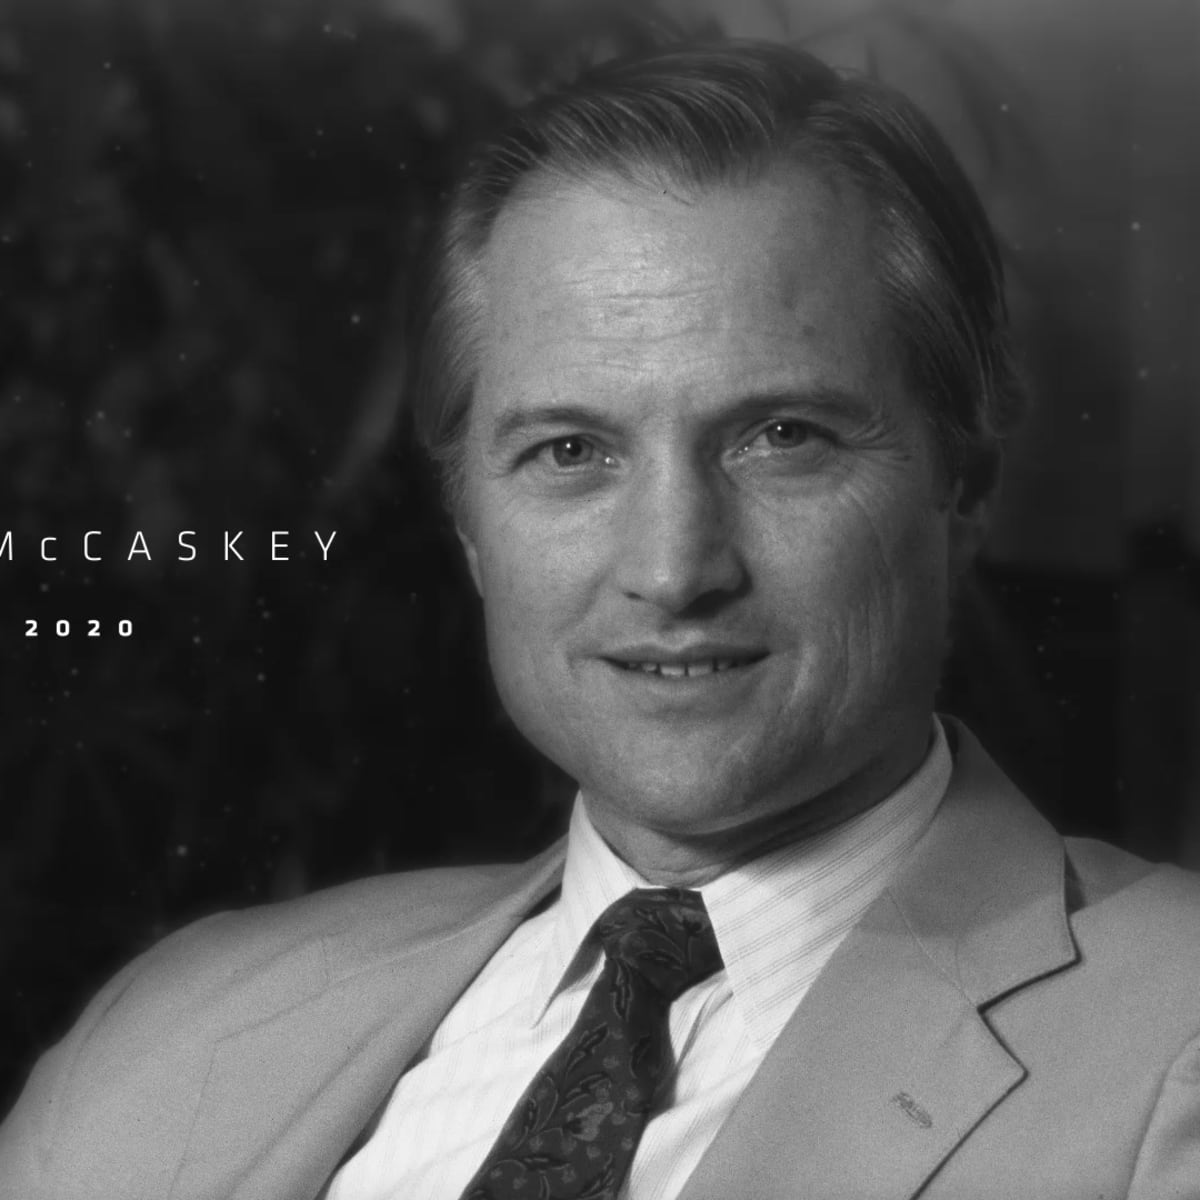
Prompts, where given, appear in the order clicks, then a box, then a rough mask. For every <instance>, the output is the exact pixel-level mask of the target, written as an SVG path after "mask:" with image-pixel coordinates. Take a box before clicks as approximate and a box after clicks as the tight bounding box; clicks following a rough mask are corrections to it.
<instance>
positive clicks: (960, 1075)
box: [680, 722, 1077, 1200]
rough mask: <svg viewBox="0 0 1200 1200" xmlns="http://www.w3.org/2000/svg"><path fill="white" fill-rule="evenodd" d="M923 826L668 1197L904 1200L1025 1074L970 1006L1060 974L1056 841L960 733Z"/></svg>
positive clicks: (1064, 959) (1063, 940)
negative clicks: (948, 772) (949, 773)
mask: <svg viewBox="0 0 1200 1200" xmlns="http://www.w3.org/2000/svg"><path fill="white" fill-rule="evenodd" d="M947 725H948V729H949V731H950V732H951V735H952V737H953V739H954V741H955V743H956V750H957V753H956V762H955V770H954V775H953V778H952V780H951V784H950V789H949V791H948V792H947V795H946V798H945V800H944V801H943V804H942V807H941V809H940V810H939V813H938V816H937V817H936V819H935V820H934V822H933V824H932V826H931V827H930V829H929V830H928V831H927V833H926V834H925V836H924V838H923V839H922V840H921V842H920V843H918V845H917V848H916V850H915V851H914V853H913V855H912V856H911V858H910V859H909V861H908V862H907V863H906V864H905V865H904V866H903V867H902V868H901V869H900V871H899V872H898V873H897V875H896V877H895V878H894V879H893V881H892V883H891V884H890V886H889V887H888V889H887V890H886V891H885V892H884V893H883V895H881V896H880V898H879V899H878V900H877V901H876V902H875V903H874V904H873V905H872V906H871V908H870V909H868V911H867V913H866V915H865V916H864V917H863V919H862V920H861V921H860V922H859V924H858V925H857V926H856V927H855V929H854V930H853V931H852V932H851V933H850V934H849V935H848V937H847V938H846V939H845V941H844V942H843V943H842V945H841V946H840V947H839V949H838V950H837V952H836V953H835V954H834V956H833V958H831V960H830V961H829V963H828V965H827V966H826V968H825V970H824V972H823V973H822V974H821V976H820V977H819V978H818V979H817V981H816V982H815V983H814V984H813V986H812V988H811V989H810V991H809V992H808V994H807V995H806V996H805V998H804V1000H803V1001H802V1002H801V1004H800V1006H799V1007H798V1009H797V1010H796V1012H795V1013H794V1014H793V1016H792V1019H791V1021H790V1022H789V1023H788V1025H787V1026H786V1027H785V1029H784V1031H783V1033H782V1034H781V1035H780V1037H779V1039H778V1041H777V1042H776V1044H775V1046H774V1047H773V1048H772V1050H771V1052H770V1053H769V1054H768V1056H767V1059H766V1060H765V1062H764V1063H763V1065H762V1067H761V1068H760V1070H759V1071H758V1072H757V1074H756V1075H755V1077H754V1078H753V1080H752V1081H751V1083H750V1085H749V1087H748V1088H747V1090H746V1092H745V1093H744V1094H743V1096H742V1098H741V1100H740V1101H739V1102H738V1104H737V1105H736V1107H735V1109H734V1111H733V1113H732V1114H731V1116H730V1118H729V1120H727V1121H726V1123H725V1125H724V1126H723V1127H722V1129H721V1131H720V1133H719V1134H718V1135H717V1138H716V1139H715V1141H714V1142H713V1144H712V1146H710V1148H709V1150H708V1152H707V1153H706V1155H705V1157H704V1158H703V1159H702V1160H701V1162H700V1164H699V1166H698V1167H697V1169H696V1171H695V1172H694V1174H693V1176H692V1178H691V1180H690V1181H689V1183H688V1186H687V1187H686V1188H685V1189H684V1192H683V1194H682V1196H681V1197H680V1200H725V1198H727V1197H728V1196H730V1195H753V1196H754V1197H755V1198H756V1200H785V1198H786V1200H792V1198H794V1196H795V1195H796V1194H797V1190H798V1185H800V1186H801V1189H802V1190H803V1191H804V1192H805V1193H806V1194H811V1195H814V1196H822V1195H853V1196H855V1197H862V1198H870V1200H907V1198H909V1197H911V1196H913V1195H915V1194H916V1193H917V1192H918V1191H919V1190H920V1189H921V1187H922V1186H923V1185H924V1183H925V1182H926V1181H927V1180H928V1179H929V1178H930V1176H931V1175H932V1174H933V1173H934V1172H936V1171H937V1169H938V1167H939V1166H940V1165H941V1163H942V1162H943V1161H944V1160H945V1159H946V1158H947V1157H948V1156H949V1155H950V1154H952V1153H953V1152H954V1150H955V1149H956V1147H957V1146H958V1145H959V1144H960V1143H961V1142H962V1140H963V1139H964V1138H965V1137H966V1136H967V1135H968V1134H969V1133H970V1131H971V1130H972V1129H973V1128H974V1127H975V1126H976V1125H977V1124H978V1123H979V1122H980V1121H982V1120H984V1119H985V1117H986V1116H987V1114H988V1113H989V1112H990V1111H991V1109H992V1108H994V1107H995V1106H996V1105H997V1104H999V1103H1000V1102H1001V1101H1002V1100H1003V1099H1004V1097H1005V1096H1007V1095H1008V1094H1009V1093H1010V1092H1011V1091H1013V1090H1014V1089H1015V1088H1017V1087H1019V1086H1020V1084H1021V1082H1022V1080H1023V1079H1024V1077H1025V1069H1024V1067H1023V1066H1022V1064H1021V1063H1020V1062H1019V1061H1018V1060H1017V1059H1016V1058H1015V1057H1013V1056H1012V1055H1011V1054H1010V1053H1009V1051H1008V1050H1007V1049H1006V1048H1005V1047H1004V1045H1002V1044H1001V1042H1000V1041H999V1040H998V1039H997V1038H996V1036H995V1035H994V1034H993V1033H992V1031H991V1029H990V1028H989V1026H988V1024H987V1021H986V1018H985V1016H984V1015H983V1013H982V1012H981V1010H986V1006H987V1005H988V1004H990V1003H994V1002H995V1001H996V1000H998V999H999V998H1000V997H1001V996H1003V995H1005V994H1007V993H1009V992H1011V991H1013V990H1014V989H1017V988H1020V987H1023V986H1027V985H1029V984H1030V983H1032V982H1033V981H1034V980H1036V979H1039V978H1041V977H1043V976H1046V975H1048V974H1050V973H1052V972H1055V971H1059V970H1061V969H1063V968H1064V967H1066V966H1068V965H1069V964H1071V963H1072V962H1074V961H1075V959H1076V957H1077V952H1076V949H1075V946H1074V943H1073V941H1072V939H1071V935H1070V932H1069V929H1068V926H1067V919H1066V911H1065V901H1064V894H1063V848H1062V842H1061V840H1060V839H1059V837H1058V836H1057V834H1055V833H1054V831H1053V830H1052V829H1051V828H1050V826H1049V825H1048V824H1047V823H1046V822H1045V821H1044V820H1043V819H1042V818H1041V817H1040V816H1039V815H1038V814H1037V813H1035V812H1034V811H1033V809H1032V808H1031V807H1030V805H1029V804H1028V802H1027V801H1025V800H1024V798H1023V797H1021V796H1020V795H1019V793H1017V792H1016V790H1015V789H1014V788H1013V786H1012V785H1011V784H1010V783H1009V782H1008V780H1007V779H1005V777H1004V776H1003V774H1002V773H1001V772H1000V771H999V769H998V768H997V767H996V766H995V765H994V764H993V763H992V762H991V760H990V759H989V758H988V757H987V755H986V754H985V753H984V752H983V750H982V749H981V748H980V746H979V745H978V743H977V742H976V741H975V739H974V738H973V737H972V736H971V735H970V734H969V733H968V732H967V731H966V730H965V729H963V728H962V727H961V726H959V725H957V724H956V723H953V722H947Z"/></svg>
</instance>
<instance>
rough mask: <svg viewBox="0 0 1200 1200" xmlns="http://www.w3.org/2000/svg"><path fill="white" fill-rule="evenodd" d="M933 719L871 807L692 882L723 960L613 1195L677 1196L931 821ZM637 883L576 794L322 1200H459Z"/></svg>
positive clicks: (683, 1029)
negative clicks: (513, 922)
mask: <svg viewBox="0 0 1200 1200" xmlns="http://www.w3.org/2000/svg"><path fill="white" fill-rule="evenodd" d="M934 725H935V731H934V737H933V741H932V745H931V748H930V751H929V753H928V754H927V755H926V758H925V760H924V762H923V763H922V765H921V766H920V767H919V768H918V769H917V771H915V772H914V773H913V774H912V775H911V776H910V777H909V778H908V779H907V780H906V781H905V783H904V784H903V785H902V786H901V787H900V788H899V789H898V790H897V791H896V792H894V793H893V794H892V795H891V796H890V797H888V798H887V799H886V800H884V801H883V802H882V803H880V804H878V805H876V806H875V807H873V808H871V809H868V810H867V811H866V812H864V813H860V814H859V815H858V816H856V817H853V818H851V819H850V820H848V821H846V822H844V823H843V824H841V825H838V826H836V827H835V828H833V829H830V830H828V831H826V832H824V833H821V834H819V835H816V836H814V837H812V838H809V839H807V840H805V841H802V842H799V843H797V844H794V845H790V846H787V847H785V848H783V849H779V850H775V851H772V852H771V853H769V854H767V855H765V856H763V857H762V858H759V859H756V860H754V861H753V862H751V863H748V864H746V865H744V866H740V867H737V868H736V869H734V870H731V871H729V872H727V873H726V874H724V875H721V876H720V877H718V878H717V879H714V880H713V881H712V882H711V883H707V884H705V885H704V886H702V887H701V888H699V889H698V890H699V891H700V893H701V894H702V895H703V897H704V902H705V905H706V907H707V909H708V912H709V916H710V917H711V919H712V923H713V928H714V930H715V932H716V935H717V944H718V945H719V947H720V949H721V956H722V959H723V960H724V963H725V968H724V970H722V971H719V972H717V973H716V974H715V975H713V976H711V977H710V978H709V979H707V980H705V981H704V982H702V983H699V984H697V985H696V986H695V987H692V988H690V989H689V990H688V991H686V992H684V993H683V995H681V996H680V997H679V998H678V999H677V1000H676V1001H675V1003H674V1004H673V1005H672V1006H671V1011H670V1017H669V1021H670V1038H671V1046H672V1050H673V1052H674V1056H675V1062H676V1064H677V1068H676V1073H675V1076H674V1079H673V1080H672V1081H671V1082H670V1083H669V1084H668V1085H667V1089H666V1092H665V1095H664V1101H663V1103H662V1104H661V1105H660V1107H659V1110H658V1111H657V1112H654V1113H652V1114H651V1116H650V1119H649V1121H648V1122H647V1124H646V1128H645V1132H644V1133H643V1135H642V1139H641V1141H640V1143H639V1144H638V1148H637V1151H636V1153H635V1155H634V1160H633V1165H632V1167H631V1168H630V1171H629V1175H628V1177H627V1179H626V1181H625V1186H624V1187H623V1189H622V1191H621V1196H622V1200H670V1198H672V1197H675V1196H677V1195H678V1194H679V1192H680V1191H681V1190H682V1188H683V1185H684V1183H685V1182H686V1180H687V1178H688V1176H689V1175H690V1174H691V1173H692V1171H693V1169H694V1168H695V1166H696V1164H697V1163H698V1162H699V1160H700V1158H701V1156H702V1155H703V1154H704V1151H705V1150H706V1149H707V1148H708V1146H709V1144H710V1143H711V1142H712V1140H713V1138H714V1136H715V1135H716V1133H717V1130H718V1129H719V1128H720V1126H721V1124H722V1122H723V1121H724V1120H725V1118H726V1117H727V1116H728V1115H729V1113H730V1111H731V1110H732V1108H733V1106H734V1104H735V1103H736V1101H737V1100H738V1098H739V1097H740V1096H741V1094H742V1092H743V1090H744V1089H745V1087H746V1084H747V1083H748V1082H749V1080H750V1078H751V1076H752V1075H753V1074H754V1072H755V1071H756V1070H757V1069H758V1067H759V1065H760V1063H761V1062H762V1060H763V1058H764V1057H765V1055H766V1053H767V1051H768V1050H769V1049H770V1046H771V1043H772V1042H774V1040H775V1039H776V1037H778V1035H779V1033H780V1031H781V1030H782V1029H783V1027H784V1025H785V1024H786V1023H787V1021H788V1018H789V1017H790V1016H791V1015H792V1013H793V1011H794V1010H795V1008H796V1005H797V1004H799V1003H800V1001H801V1000H802V999H803V997H804V994H805V992H806V991H807V990H808V988H809V986H810V985H811V984H812V982H813V980H814V979H815V978H816V977H817V975H818V974H819V973H820V971H821V968H822V967H823V966H824V965H825V963H826V962H827V961H828V959H829V957H830V956H831V955H832V954H833V952H834V950H836V949H837V946H838V944H839V943H840V942H841V940H842V938H844V937H845V935H846V934H847V933H848V932H849V930H850V928H851V927H852V926H853V925H854V924H855V922H856V921H857V920H858V919H859V917H861V916H862V914H863V913H864V911H865V910H866V909H867V907H868V906H869V905H870V904H871V902H872V901H873V900H874V899H875V898H876V897H877V896H878V895H879V893H880V892H881V891H882V890H883V888H884V886H885V885H886V883H887V880H888V878H889V876H890V875H891V874H892V872H893V871H894V870H895V868H896V866H897V865H898V864H899V863H900V862H901V860H902V859H903V858H904V857H905V856H906V855H907V854H908V853H909V851H910V850H911V849H912V847H913V846H914V845H915V843H916V842H917V840H918V839H919V838H920V836H921V834H922V833H923V832H924V831H925V829H926V828H927V826H928V825H929V822H930V821H931V820H932V818H933V814H934V812H935V811H936V809H937V806H938V804H939V803H940V801H941V799H942V796H943V795H944V793H945V790H946V785H947V784H948V782H949V779H950V769H951V761H950V751H949V747H948V746H947V743H946V737H945V734H944V732H943V731H942V728H941V725H940V723H939V722H937V721H935V722H934ZM646 886H647V884H646V881H645V880H643V879H642V878H641V877H640V876H639V875H638V874H637V873H636V872H635V871H634V870H633V869H632V868H631V867H629V866H628V865H627V864H626V863H624V862H623V861H622V860H621V859H619V858H617V856H616V855H615V854H614V853H613V852H612V851H611V850H610V849H609V848H608V846H607V844H606V843H605V842H604V841H603V839H602V838H601V837H600V835H599V834H598V833H597V832H596V829H595V827H594V826H593V825H592V823H591V821H590V820H589V819H588V815H587V807H586V802H585V801H581V800H577V801H576V803H575V807H574V810H573V812H572V815H571V825H570V832H569V835H568V842H567V857H566V864H565V868H564V873H563V883H562V890H561V892H560V894H559V895H558V897H557V898H556V899H555V900H554V901H553V902H552V903H551V904H550V905H549V906H548V907H546V908H545V909H543V910H542V911H541V912H539V913H538V914H537V915H535V916H533V917H530V918H529V919H528V920H526V921H524V922H523V923H522V924H521V925H519V926H518V927H517V929H516V930H515V931H514V932H513V934H512V935H511V937H509V939H508V940H507V941H506V942H505V943H504V945H503V946H501V948H500V949H499V950H498V951H497V952H496V954H495V955H494V956H493V957H492V958H491V960H490V961H489V962H488V963H487V965H486V966H485V967H484V969H483V970H482V971H481V972H480V974H479V975H478V976H476V978H475V979H474V980H473V982H472V983H471V984H470V986H469V987H468V988H467V990H466V991H465V992H464V993H463V994H462V996H461V997H460V998H459V1000H458V1001H457V1002H456V1003H455V1005H454V1007H453V1008H451V1010H450V1011H449V1012H448V1013H447V1014H446V1017H445V1019H444V1020H443V1021H442V1023H441V1024H440V1025H439V1026H438V1028H437V1030H436V1032H435V1033H434V1035H433V1037H432V1039H431V1040H430V1042H429V1044H428V1047H427V1048H426V1051H425V1054H424V1056H423V1057H422V1058H421V1059H420V1060H419V1061H418V1062H416V1063H415V1064H414V1065H413V1066H412V1067H411V1068H410V1069H409V1070H408V1071H407V1072H406V1073H405V1074H404V1075H403V1076H402V1077H401V1079H400V1081H399V1082H398V1083H397V1084H396V1087H395V1088H394V1090H393V1092H392V1095H391V1098H390V1099H389V1101H388V1103H387V1106H386V1108H385V1109H384V1112H383V1115H382V1117H381V1119H380V1122H379V1124H378V1126H377V1128H376V1129H375V1132H374V1133H373V1134H372V1136H371V1137H370V1139H369V1140H368V1141H367V1143H366V1144H365V1145H364V1146H363V1147H362V1149H361V1150H359V1152H358V1153H357V1154H356V1155H355V1156H354V1157H353V1158H352V1159H351V1160H350V1161H349V1162H348V1163H346V1165H345V1166H344V1167H343V1168H342V1169H341V1170H340V1171H339V1172H338V1173H337V1175H336V1176H335V1178H334V1180H333V1183H332V1185H331V1187H330V1190H329V1192H328V1200H458V1197H459V1196H460V1195H461V1194H462V1191H463V1189H464V1188H465V1187H466V1185H467V1183H468V1182H469V1181H470V1179H471V1177H472V1176H473V1175H474V1173H475V1172H476V1170H477V1169H478V1168H479V1165H480V1164H481V1163H482V1161H483V1159H484V1157H485V1156H486V1155H487V1153H488V1151H489V1150H490V1149H491V1147H492V1144H493V1143H494V1142H495V1140H496V1138H497V1136H498V1135H499V1133H500V1130H501V1128H502V1127H503V1125H504V1122H505V1120H506V1119H507V1118H508V1115H509V1113H510V1112H511V1111H512V1109H513V1107H514V1106H515V1105H516V1102H517V1100H518V1099H519V1098H520V1096H521V1095H522V1093H523V1092H524V1090H525V1088H526V1086H527V1085H528V1083H529V1081H530V1080H531V1079H532V1078H533V1076H534V1074H535V1072H536V1071H537V1070H538V1068H539V1067H540V1066H541V1065H542V1064H543V1063H544V1062H545V1061H546V1059H547V1058H549V1057H550V1055H551V1054H552V1053H553V1051H554V1049H555V1048H556V1047H557V1046H558V1044H559V1042H561V1041H562V1040H563V1038H564V1037H565V1036H566V1034H567V1032H568V1031H569V1030H570V1028H571V1026H572V1025H573V1024H574V1022H575V1019H576V1017H577V1016H578V1015H579V1011H580V1009H581V1008H582V1006H583V1002H584V998H585V997H586V996H587V993H588V991H589V990H590V989H591V986H592V984H593V983H594V982H595V981H596V979H597V978H598V977H599V975H600V972H601V970H602V967H603V962H602V955H601V954H600V952H599V950H598V949H597V948H595V946H594V945H592V944H591V943H590V942H587V934H588V932H589V930H590V929H591V927H592V925H593V923H594V922H595V920H596V918H597V917H598V916H599V915H600V914H601V913H602V912H603V911H604V910H605V909H606V908H607V907H608V906H609V904H611V903H612V902H613V901H614V900H617V899H619V898H620V897H621V896H623V895H625V893H626V892H628V891H630V890H631V889H632V888H638V887H646ZM585 942H587V944H585Z"/></svg>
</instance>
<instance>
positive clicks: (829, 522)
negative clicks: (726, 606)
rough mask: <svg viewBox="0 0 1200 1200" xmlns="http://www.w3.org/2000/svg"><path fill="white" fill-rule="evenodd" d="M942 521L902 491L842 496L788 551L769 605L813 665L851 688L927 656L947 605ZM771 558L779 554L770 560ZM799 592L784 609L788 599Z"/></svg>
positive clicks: (928, 505)
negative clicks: (817, 659)
mask: <svg viewBox="0 0 1200 1200" xmlns="http://www.w3.org/2000/svg"><path fill="white" fill-rule="evenodd" d="M943 525H944V519H943V518H941V517H939V515H938V514H937V513H935V511H934V509H933V507H932V505H931V504H923V505H917V504H916V503H915V502H914V501H913V500H911V499H906V498H896V497H894V496H892V497H879V498H876V497H873V496H865V497H860V496H843V497H842V498H841V499H840V501H839V503H838V504H837V506H836V507H834V508H831V509H830V510H828V511H827V512H825V513H823V514H821V515H820V517H819V519H817V520H816V521H814V522H812V523H811V524H810V528H809V531H808V534H807V536H806V537H805V539H804V541H805V543H806V545H807V547H808V548H807V551H802V552H796V549H795V545H794V543H793V550H792V553H791V555H790V562H791V568H790V571H789V577H790V578H789V579H788V580H780V581H779V584H780V586H779V593H780V595H779V605H778V607H779V609H780V610H781V612H782V614H783V615H784V619H785V620H790V621H791V622H793V623H794V624H797V625H798V626H799V628H798V630H797V632H798V635H799V638H800V642H801V645H802V646H803V645H804V644H805V643H807V645H808V647H809V650H810V654H815V653H819V654H820V656H821V657H822V658H824V659H825V661H824V663H823V664H822V665H821V667H819V668H818V670H819V671H821V672H822V673H824V674H825V675H826V676H827V677H829V678H831V679H837V678H840V684H841V687H842V688H843V689H852V688H853V687H855V686H856V684H861V683H862V682H863V681H864V680H865V679H867V678H876V677H879V676H886V675H888V674H889V673H891V672H893V671H895V670H897V669H908V666H907V664H910V663H911V662H913V661H919V659H920V657H921V656H922V655H929V654H930V653H931V643H932V644H933V645H936V644H937V643H938V641H939V640H940V638H941V637H942V636H943V634H942V628H943V626H944V622H945V612H946V607H947V596H946V592H947V589H948V582H947V578H948V576H947V563H946V545H945V534H944V529H943ZM775 561H780V560H779V559H778V558H776V559H775ZM789 592H790V595H791V596H792V597H796V598H800V603H799V604H796V605H794V606H793V607H791V608H790V609H789V608H788V607H785V606H786V604H787V601H788V598H789Z"/></svg>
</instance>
